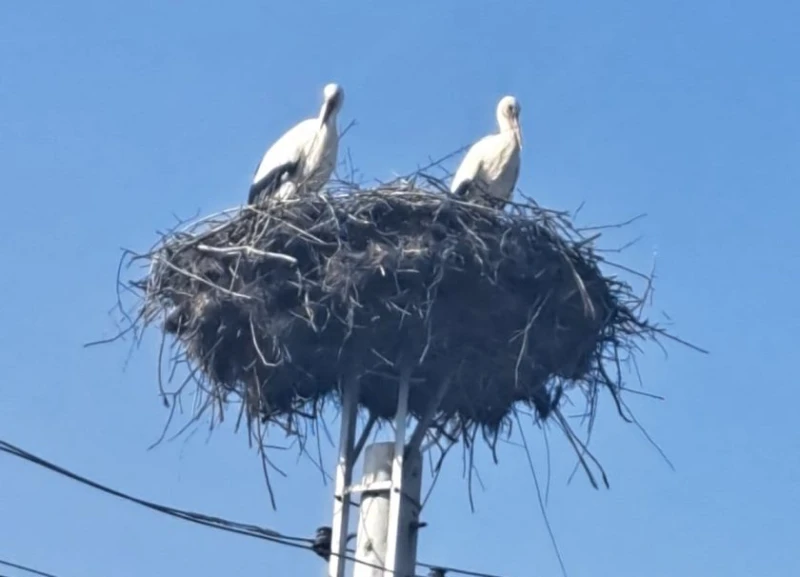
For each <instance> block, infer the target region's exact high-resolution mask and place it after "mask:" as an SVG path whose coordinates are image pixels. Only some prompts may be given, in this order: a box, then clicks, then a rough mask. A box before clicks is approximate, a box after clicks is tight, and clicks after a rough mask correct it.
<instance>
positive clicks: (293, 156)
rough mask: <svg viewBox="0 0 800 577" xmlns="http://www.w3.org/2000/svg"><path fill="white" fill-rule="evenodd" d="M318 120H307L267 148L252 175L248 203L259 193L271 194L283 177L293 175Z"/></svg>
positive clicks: (311, 137) (312, 136) (312, 135)
mask: <svg viewBox="0 0 800 577" xmlns="http://www.w3.org/2000/svg"><path fill="white" fill-rule="evenodd" d="M318 123H319V120H317V119H316V118H309V119H308V120H304V121H302V122H300V123H299V124H296V125H295V126H294V127H292V128H291V129H289V130H288V131H287V132H286V133H284V134H283V136H281V137H280V138H279V139H278V140H277V141H276V142H275V144H273V145H272V146H270V147H269V149H268V150H267V152H265V153H264V157H263V158H262V159H261V162H260V163H259V164H258V166H257V167H256V171H255V174H253V184H252V186H251V187H250V193H249V198H248V202H249V203H252V202H253V201H254V200H255V199H256V198H257V197H258V196H259V195H260V194H261V193H263V192H265V191H268V192H269V193H272V192H273V191H274V190H276V189H277V188H278V186H279V185H280V184H281V182H282V179H283V177H284V175H287V174H289V175H291V174H292V173H294V172H295V171H296V170H297V168H298V166H299V164H300V162H301V160H302V159H301V155H302V153H303V151H304V149H305V148H306V146H307V144H308V142H310V141H311V139H313V138H314V134H315V132H316V129H317V126H318Z"/></svg>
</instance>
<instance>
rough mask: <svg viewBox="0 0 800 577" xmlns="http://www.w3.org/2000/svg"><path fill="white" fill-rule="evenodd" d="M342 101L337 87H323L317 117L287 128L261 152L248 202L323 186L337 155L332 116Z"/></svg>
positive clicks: (331, 85) (335, 133)
mask: <svg viewBox="0 0 800 577" xmlns="http://www.w3.org/2000/svg"><path fill="white" fill-rule="evenodd" d="M343 102H344V91H343V90H342V89H341V88H340V87H339V86H337V85H336V84H328V85H327V86H325V90H324V102H323V104H322V109H321V110H320V113H319V116H318V117H317V118H309V119H307V120H303V121H302V122H300V123H299V124H297V125H295V126H294V127H292V128H291V129H289V130H288V131H287V132H286V133H285V134H284V135H283V136H281V137H280V138H279V139H278V140H277V142H275V144H273V145H272V146H271V147H270V148H269V149H268V150H267V152H266V153H265V154H264V157H263V158H262V159H261V162H260V163H259V165H258V167H257V168H256V171H255V174H254V175H253V184H252V185H251V186H250V193H249V195H248V204H255V203H258V202H259V201H261V200H263V199H265V198H267V197H274V198H276V199H279V200H285V199H287V198H291V197H292V196H293V195H295V194H299V193H307V192H310V193H314V192H318V191H319V190H321V189H322V187H323V186H325V184H326V183H327V182H328V179H330V177H331V174H332V173H333V169H334V168H335V166H336V160H337V157H338V154H339V134H338V132H337V128H336V117H337V115H338V113H339V110H341V107H342V103H343Z"/></svg>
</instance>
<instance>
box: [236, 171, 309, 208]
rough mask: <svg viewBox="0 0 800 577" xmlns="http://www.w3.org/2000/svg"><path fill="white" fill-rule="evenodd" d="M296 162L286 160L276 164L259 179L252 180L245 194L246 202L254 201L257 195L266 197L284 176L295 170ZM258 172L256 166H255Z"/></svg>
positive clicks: (274, 189)
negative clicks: (284, 162) (248, 190)
mask: <svg viewBox="0 0 800 577" xmlns="http://www.w3.org/2000/svg"><path fill="white" fill-rule="evenodd" d="M297 165H298V162H287V163H286V164H282V165H280V166H276V167H275V168H273V169H272V170H270V171H269V172H268V173H267V174H265V175H264V176H263V177H262V178H261V180H259V181H258V182H254V183H253V185H252V186H251V187H250V192H249V194H248V196H247V204H253V203H255V202H256V201H257V200H258V198H259V197H261V196H264V197H267V196H269V195H271V194H272V193H273V192H275V191H276V190H277V189H278V187H279V186H280V185H281V183H282V182H283V179H284V177H286V176H291V175H292V174H294V172H295V171H296V170H297ZM256 172H258V168H256Z"/></svg>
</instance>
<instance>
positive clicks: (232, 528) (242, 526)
mask: <svg viewBox="0 0 800 577" xmlns="http://www.w3.org/2000/svg"><path fill="white" fill-rule="evenodd" d="M0 452H3V453H7V454H9V455H11V456H12V457H17V458H19V459H23V460H25V461H28V462H29V463H33V464H34V465H37V466H39V467H43V468H45V469H48V470H49V471H52V472H54V473H58V474H59V475H62V476H64V477H67V478H69V479H72V480H73V481H77V482H78V483H81V484H82V485H86V486H88V487H91V488H93V489H96V490H98V491H101V492H103V493H106V494H108V495H112V496H114V497H117V498H119V499H122V500H124V501H128V502H131V503H134V504H136V505H139V506H141V507H145V508H147V509H150V510H152V511H156V512H158V513H162V514H164V515H169V516H171V517H175V518H177V519H182V520H184V521H188V522H190V523H195V524H198V525H203V526H206V527H211V528H212V529H219V530H220V531H226V532H229V533H235V534H238V535H245V536H248V537H255V538H257V539H263V540H265V541H270V542H272V543H277V544H279V545H286V546H288V547H294V548H296V549H304V550H308V551H313V552H315V553H317V554H318V555H319V554H320V551H319V550H318V547H319V544H318V543H317V542H316V541H317V540H315V539H311V538H308V537H295V536H291V535H285V534H283V533H280V532H279V531H274V530H272V529H268V528H265V527H260V526H258V525H252V524H248V523H239V522H236V521H230V520H227V519H223V518H221V517H215V516H212V515H205V514H203V513H196V512H192V511H186V510H183V509H177V508H174V507H169V506H166V505H161V504H158V503H154V502H152V501H147V500H145V499H140V498H138V497H134V496H133V495H130V494H127V493H123V492H122V491H118V490H116V489H112V488H111V487H108V486H106V485H103V484H101V483H98V482H96V481H92V480H91V479H89V478H87V477H84V476H82V475H79V474H77V473H73V472H72V471H69V470H67V469H65V468H63V467H60V466H58V465H56V464H55V463H52V462H50V461H47V460H46V459H43V458H41V457H38V456H37V455H34V454H33V453H30V452H28V451H25V450H24V449H22V448H20V447H17V446H16V445H13V444H11V443H9V442H7V441H3V440H0ZM348 552H351V553H352V552H353V551H352V550H348ZM328 554H332V553H330V552H328ZM344 558H345V559H347V560H348V561H352V562H355V563H361V564H362V565H368V566H370V567H373V568H376V569H383V567H381V566H379V565H375V564H372V563H368V562H365V561H362V560H359V559H356V558H355V557H353V556H351V555H344ZM0 565H6V566H8V567H14V568H17V569H20V570H23V571H28V572H30V573H33V574H35V575H39V576H40V577H58V576H56V575H53V574H50V573H44V572H41V571H37V570H35V569H30V568H27V567H24V566H17V565H15V564H12V563H10V562H3V561H2V560H0ZM417 565H419V566H420V567H425V568H426V569H431V570H434V571H436V570H438V571H441V572H444V573H446V574H455V575H467V576H469V577H501V576H499V575H492V574H490V573H481V572H476V571H469V570H466V569H458V568H456V567H448V566H446V565H432V564H429V563H417ZM0 577H4V576H3V575H0ZM414 577H419V576H414Z"/></svg>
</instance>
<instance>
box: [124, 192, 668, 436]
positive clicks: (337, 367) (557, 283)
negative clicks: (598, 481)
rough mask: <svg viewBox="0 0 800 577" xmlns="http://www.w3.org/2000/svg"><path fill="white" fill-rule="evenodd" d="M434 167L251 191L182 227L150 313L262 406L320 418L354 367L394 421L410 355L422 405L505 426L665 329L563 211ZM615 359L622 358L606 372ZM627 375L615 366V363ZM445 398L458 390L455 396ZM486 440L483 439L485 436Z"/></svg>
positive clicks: (146, 309)
mask: <svg viewBox="0 0 800 577" xmlns="http://www.w3.org/2000/svg"><path fill="white" fill-rule="evenodd" d="M422 180H423V179H412V180H403V181H398V182H395V183H392V184H387V185H382V186H379V187H377V188H375V189H371V190H355V188H356V187H345V188H350V189H351V190H347V191H346V192H348V194H326V195H321V196H309V197H305V198H301V199H296V200H292V201H287V202H284V203H280V204H272V205H267V206H263V207H259V208H254V207H245V208H243V209H241V210H237V211H228V212H226V213H223V214H221V215H216V216H214V217H209V218H207V219H203V220H201V221H199V222H195V223H194V224H191V225H187V226H184V227H183V228H182V229H181V230H179V231H173V232H171V233H169V234H167V235H164V237H163V238H162V239H161V241H160V243H159V244H158V245H157V246H156V247H154V249H153V250H152V251H151V252H149V253H148V254H146V255H138V256H134V257H133V258H134V260H138V259H146V261H147V263H148V266H149V272H148V274H147V275H146V277H145V278H143V279H139V280H137V281H135V282H133V283H132V286H133V288H134V290H135V291H136V292H137V294H138V295H139V297H140V299H141V301H140V306H141V315H140V319H142V320H141V321H140V322H141V323H144V324H145V325H147V324H151V323H153V322H159V323H163V324H162V325H161V326H162V328H163V331H164V333H165V334H169V335H173V336H174V340H175V343H176V345H177V349H178V351H179V355H181V358H183V359H186V360H188V361H189V364H190V366H191V367H192V369H193V375H194V378H195V380H196V382H197V384H198V385H199V386H200V387H202V390H203V391H204V392H205V393H207V396H208V397H209V398H212V399H214V400H215V402H214V403H211V404H216V405H218V406H220V407H222V406H224V405H225V403H226V402H227V401H229V400H232V399H233V398H235V400H237V401H242V402H243V406H244V410H245V411H246V415H247V417H248V420H249V422H253V420H255V419H260V420H261V421H262V422H275V423H281V424H282V425H283V426H284V427H285V426H286V423H287V422H292V421H294V420H296V419H301V418H309V419H316V418H317V417H319V415H320V408H321V407H322V405H323V404H324V403H325V402H326V401H328V400H331V399H337V398H338V396H339V391H340V386H343V385H342V383H345V382H350V381H348V380H347V379H348V378H349V379H359V381H360V398H359V402H360V406H361V407H362V408H363V409H366V410H367V411H368V412H369V414H370V415H372V416H373V417H375V418H376V419H378V420H381V419H390V418H392V417H393V415H394V412H395V406H396V400H397V391H398V382H399V378H400V375H401V373H403V371H404V369H407V370H411V371H412V372H411V375H412V376H411V390H410V391H411V392H410V397H409V412H410V413H411V414H412V415H413V416H415V417H417V418H420V417H422V416H423V415H424V414H425V413H426V409H427V407H428V406H429V405H430V404H431V402H432V401H433V399H434V398H435V397H436V394H437V390H438V389H439V384H440V383H441V382H442V381H443V380H446V382H448V383H449V386H448V388H447V389H446V392H445V393H444V395H443V398H442V400H441V403H440V405H439V407H438V410H437V411H436V412H435V414H434V417H433V423H432V427H434V429H436V430H439V431H448V432H449V434H448V435H449V436H451V438H452V437H459V436H461V437H462V438H467V439H468V436H467V433H466V432H467V431H470V430H472V431H476V430H482V431H483V434H484V436H485V435H487V434H489V435H493V437H494V438H495V439H496V437H497V433H498V432H499V431H501V430H502V429H503V425H505V424H509V423H510V421H509V420H508V419H509V417H510V416H511V415H512V413H513V412H514V411H515V409H518V408H525V407H527V408H529V409H532V412H533V413H534V414H535V415H537V416H538V418H539V419H547V418H548V417H550V416H551V415H554V414H555V415H558V416H559V422H561V423H562V424H565V423H566V421H565V420H564V419H563V418H562V417H561V415H560V412H559V406H560V405H561V403H562V402H563V401H564V400H565V399H566V398H568V397H569V398H572V400H573V401H574V395H575V394H578V393H579V394H580V395H581V396H582V397H584V398H585V399H586V401H587V403H588V407H589V408H588V412H589V413H591V414H593V413H594V410H595V408H596V401H597V393H598V391H599V390H600V389H601V388H606V389H608V390H609V391H610V392H611V394H612V396H613V398H614V399H615V400H616V401H617V406H618V407H619V406H620V405H619V392H620V390H621V388H622V383H621V381H620V378H619V371H618V368H619V363H620V359H621V358H623V357H625V356H627V355H628V353H630V352H631V351H633V350H634V349H635V348H636V346H637V341H638V339H642V338H649V337H654V336H657V335H658V334H663V333H662V331H661V329H659V328H657V327H655V326H651V325H650V324H648V323H647V322H646V321H644V320H641V319H640V318H639V316H638V315H637V313H636V311H637V310H639V309H640V305H641V299H640V298H638V297H637V296H636V295H635V294H634V293H633V291H632V289H631V288H630V287H629V286H628V285H627V284H625V283H623V282H620V281H619V280H617V279H615V278H609V277H607V276H604V274H603V273H602V272H601V270H600V264H601V263H602V262H603V259H602V258H601V257H600V256H599V255H598V254H597V252H596V251H595V250H594V249H593V248H592V244H593V243H592V240H593V239H586V238H584V237H583V236H582V235H581V233H580V232H578V231H577V230H576V229H574V228H573V227H572V225H571V224H570V222H569V220H568V219H567V218H566V216H564V215H563V214H559V213H554V212H552V211H547V210H544V209H542V208H539V207H537V206H535V205H532V204H531V205H525V206H520V205H514V206H513V207H512V208H511V209H510V210H509V211H508V212H501V211H498V210H495V209H492V208H487V207H484V206H479V205H475V204H469V203H465V202H459V201H457V200H454V199H452V198H448V197H447V196H446V195H445V194H442V193H441V191H439V190H437V188H438V187H437V186H434V185H433V184H431V182H430V181H425V182H422ZM607 367H611V369H613V370H607ZM611 375H614V376H613V377H612V376H611ZM440 396H441V395H440ZM468 440H469V439H468Z"/></svg>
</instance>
